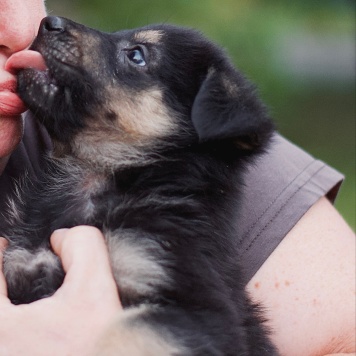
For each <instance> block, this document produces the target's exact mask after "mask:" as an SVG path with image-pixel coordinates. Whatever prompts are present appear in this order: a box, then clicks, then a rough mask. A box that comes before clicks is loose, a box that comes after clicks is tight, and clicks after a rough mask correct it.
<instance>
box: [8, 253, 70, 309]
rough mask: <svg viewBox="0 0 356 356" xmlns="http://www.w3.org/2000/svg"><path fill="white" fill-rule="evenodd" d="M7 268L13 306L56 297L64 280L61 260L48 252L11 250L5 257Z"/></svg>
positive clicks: (9, 294) (9, 293)
mask: <svg viewBox="0 0 356 356" xmlns="http://www.w3.org/2000/svg"><path fill="white" fill-rule="evenodd" d="M3 267H4V275H5V279H6V282H7V288H8V296H9V299H10V300H11V301H12V303H13V304H25V303H31V302H33V301H35V300H38V299H41V298H45V297H48V296H50V295H52V294H53V293H54V292H55V291H56V290H57V289H58V288H59V287H60V286H61V284H62V282H63V278H64V272H63V269H62V266H61V262H60V260H59V258H58V257H57V256H56V255H55V254H54V253H53V252H51V251H50V250H49V249H45V248H41V249H37V250H34V251H29V250H25V249H23V248H11V247H10V248H8V249H7V250H6V251H5V253H4V266H3Z"/></svg>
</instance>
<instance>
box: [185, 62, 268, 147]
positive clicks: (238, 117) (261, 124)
mask: <svg viewBox="0 0 356 356" xmlns="http://www.w3.org/2000/svg"><path fill="white" fill-rule="evenodd" d="M192 121H193V125H194V127H195V130H196V132H197V134H198V136H199V140H200V142H208V141H214V140H215V141H216V140H218V141H221V140H232V141H233V142H234V143H235V144H236V145H237V147H238V148H240V149H243V150H252V149H255V148H257V147H260V146H263V144H264V143H265V141H266V140H267V139H268V138H269V137H270V135H271V132H272V130H273V124H272V122H271V120H270V119H269V117H268V115H267V111H266V109H265V107H264V105H263V104H262V103H261V101H260V100H259V99H258V97H257V96H256V94H255V90H254V88H253V86H252V85H251V84H250V83H249V82H248V81H247V80H246V79H245V78H244V77H243V76H242V75H241V74H240V73H238V72H237V71H236V70H235V69H234V68H232V67H228V68H227V69H225V70H223V71H221V70H218V69H214V68H212V69H210V71H209V72H208V74H207V77H206V78H205V80H204V81H203V83H202V85H201V87H200V89H199V91H198V94H197V96H196V98H195V100H194V103H193V108H192Z"/></svg>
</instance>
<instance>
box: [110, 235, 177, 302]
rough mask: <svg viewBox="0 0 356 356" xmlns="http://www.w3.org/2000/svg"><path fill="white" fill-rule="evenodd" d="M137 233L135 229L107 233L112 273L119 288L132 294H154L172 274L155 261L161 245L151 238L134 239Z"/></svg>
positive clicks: (165, 283) (167, 281) (168, 280)
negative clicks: (169, 274) (168, 273)
mask: <svg viewBox="0 0 356 356" xmlns="http://www.w3.org/2000/svg"><path fill="white" fill-rule="evenodd" d="M117 234H119V236H117ZM136 237H137V236H136V233H135V232H134V231H132V232H130V231H125V232H124V231H119V232H107V233H105V238H106V241H107V244H108V249H109V254H110V259H111V262H112V263H111V264H112V268H113V274H114V277H115V280H116V283H117V285H118V286H119V287H120V290H122V291H123V292H125V293H127V294H128V295H130V296H135V297H136V296H140V295H150V294H155V293H156V292H157V288H159V287H160V286H162V285H167V284H169V283H170V277H169V276H168V275H167V273H166V272H165V270H164V268H163V267H162V266H161V265H160V264H159V263H158V262H157V261H156V259H157V258H158V257H159V255H160V253H161V252H162V251H161V248H160V246H159V244H158V243H155V242H154V241H150V240H148V239H141V240H140V241H139V242H137V241H136V242H135V238H136Z"/></svg>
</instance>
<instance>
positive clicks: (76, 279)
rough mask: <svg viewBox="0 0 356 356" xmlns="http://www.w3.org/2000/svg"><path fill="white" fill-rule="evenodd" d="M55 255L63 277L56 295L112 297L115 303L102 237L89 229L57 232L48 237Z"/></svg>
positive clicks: (92, 228) (109, 267)
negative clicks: (61, 267) (59, 263)
mask: <svg viewBox="0 0 356 356" xmlns="http://www.w3.org/2000/svg"><path fill="white" fill-rule="evenodd" d="M51 244H52V247H53V249H54V251H55V253H56V254H57V255H58V256H59V257H60V258H61V260H62V264H63V268H64V270H65V272H66V277H65V280H64V283H63V285H62V287H61V288H60V290H59V292H60V293H66V294H67V295H70V297H71V298H75V295H77V296H78V295H81V296H82V297H83V296H88V297H91V298H98V297H99V295H100V296H101V295H103V294H106V295H113V297H114V298H116V299H117V300H118V295H117V287H116V284H115V281H114V278H113V275H112V271H111V266H110V261H109V255H108V250H107V248H106V245H105V242H104V237H103V235H102V233H101V232H100V231H99V230H98V229H96V228H94V227H89V226H77V227H74V228H72V229H66V230H57V231H55V232H54V233H53V234H52V236H51Z"/></svg>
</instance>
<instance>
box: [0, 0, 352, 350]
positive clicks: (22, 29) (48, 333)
mask: <svg viewBox="0 0 356 356" xmlns="http://www.w3.org/2000/svg"><path fill="white" fill-rule="evenodd" d="M44 16H45V8H44V4H43V2H42V0H0V174H1V171H2V169H3V168H4V167H5V164H6V162H7V159H8V157H9V155H10V154H11V152H12V151H13V150H14V148H15V147H16V145H17V144H18V142H19V140H20V139H21V136H22V119H21V116H20V114H21V113H22V112H23V111H24V110H25V107H24V106H23V103H22V102H21V101H20V100H19V99H18V98H17V97H16V95H15V94H11V91H12V90H13V89H14V85H15V80H16V78H15V77H14V76H13V74H11V73H8V72H6V71H5V62H6V60H7V59H8V58H9V57H10V55H11V54H13V53H15V52H17V51H20V50H22V49H25V48H27V47H28V46H29V45H30V43H31V42H32V40H33V38H34V37H35V34H36V32H37V28H38V25H39V22H40V20H41V19H42V17H44ZM55 236H57V237H53V238H52V242H53V245H54V246H53V247H54V250H55V251H56V252H57V253H58V254H59V256H60V257H61V258H62V261H63V265H64V266H65V269H66V271H68V274H67V276H66V279H65V281H64V284H63V286H62V287H61V289H60V290H59V291H58V292H57V293H56V294H55V295H54V296H52V297H50V298H47V299H44V300H40V301H37V302H34V303H32V304H29V305H22V306H21V305H20V306H14V305H11V303H10V301H9V300H8V299H7V297H6V284H5V280H4V277H3V275H2V273H1V272H0V316H1V317H0V355H17V354H19V355H23V354H26V355H29V356H31V355H41V352H42V354H43V355H49V354H51V355H56V352H57V354H58V355H64V354H68V355H70V354H80V355H86V354H90V353H91V352H92V351H91V350H93V349H94V348H95V343H96V340H98V339H99V338H100V336H101V335H104V334H105V332H104V330H105V329H106V328H109V327H110V325H111V323H112V320H113V318H114V316H115V315H119V314H121V305H120V300H119V297H118V295H117V290H116V287H115V288H113V285H115V284H114V280H113V277H112V274H111V270H110V268H109V267H108V266H109V261H108V254H107V251H106V247H105V245H104V240H103V237H102V235H101V233H100V232H99V231H98V230H96V229H94V228H90V227H78V228H73V229H70V230H68V231H62V232H57V233H56V234H55ZM59 236H62V237H59ZM90 237H92V238H90ZM88 239H89V240H88ZM97 240H99V241H101V242H99V241H97ZM0 244H1V246H3V247H5V242H4V241H2V242H0ZM97 244H98V245H97ZM98 246H100V247H98ZM83 247H85V248H83ZM92 249H93V250H92ZM93 251H94V255H93ZM354 251H355V236H354V234H353V232H352V231H351V229H350V228H349V227H348V226H347V225H346V224H345V222H344V221H343V219H342V218H341V217H340V215H339V214H338V213H337V211H336V210H335V208H333V207H332V205H331V204H330V203H329V202H328V201H327V199H326V198H322V199H321V200H320V201H319V202H318V203H316V204H315V205H314V206H313V207H312V208H311V209H310V210H309V211H308V212H307V213H306V214H305V216H304V217H303V218H302V219H301V220H300V221H299V222H298V223H297V225H296V226H295V227H294V228H293V229H292V231H291V232H290V233H289V234H288V235H287V236H286V237H285V238H284V240H283V241H282V243H281V244H280V245H279V246H278V247H277V249H276V250H275V251H274V252H273V253H272V255H271V256H270V257H269V258H268V260H267V261H266V262H265V263H264V265H263V266H262V267H261V268H260V270H259V271H258V272H257V273H256V275H255V276H254V277H253V278H252V280H251V281H250V282H249V283H248V285H247V290H248V291H249V292H250V295H251V297H252V298H253V299H254V300H256V301H261V302H262V303H263V305H264V307H265V309H266V314H267V316H268V318H269V324H270V325H271V326H272V328H273V333H272V338H273V341H274V342H275V344H276V345H277V346H278V348H279V349H280V351H281V353H282V355H288V356H293V355H305V356H308V355H310V356H312V355H313V356H318V355H326V354H336V353H337V352H339V353H340V355H341V354H345V353H349V354H353V353H352V352H355V304H354V303H355V294H354V293H355V290H354V287H355V260H354V257H355V256H354ZM0 255H1V253H0ZM92 258H95V259H98V261H100V263H99V264H100V268H97V267H95V265H94V264H93V263H92ZM0 265H1V264H0ZM101 266H104V267H105V266H106V267H105V268H104V267H103V268H101ZM93 267H95V268H93ZM69 272H70V273H69ZM101 283H103V285H102V284H101ZM70 291H71V292H72V293H70ZM100 291H106V293H105V294H101V293H100ZM98 292H99V294H98ZM106 306H107V307H108V309H107V310H106V309H105V308H106ZM96 325H97V326H98V327H95V326H96ZM103 337H104V336H103ZM39 345H40V346H39ZM39 347H40V349H39ZM114 347H115V346H114V345H113V348H114ZM90 349H91V350H90ZM4 350H6V352H3V351H4Z"/></svg>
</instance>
